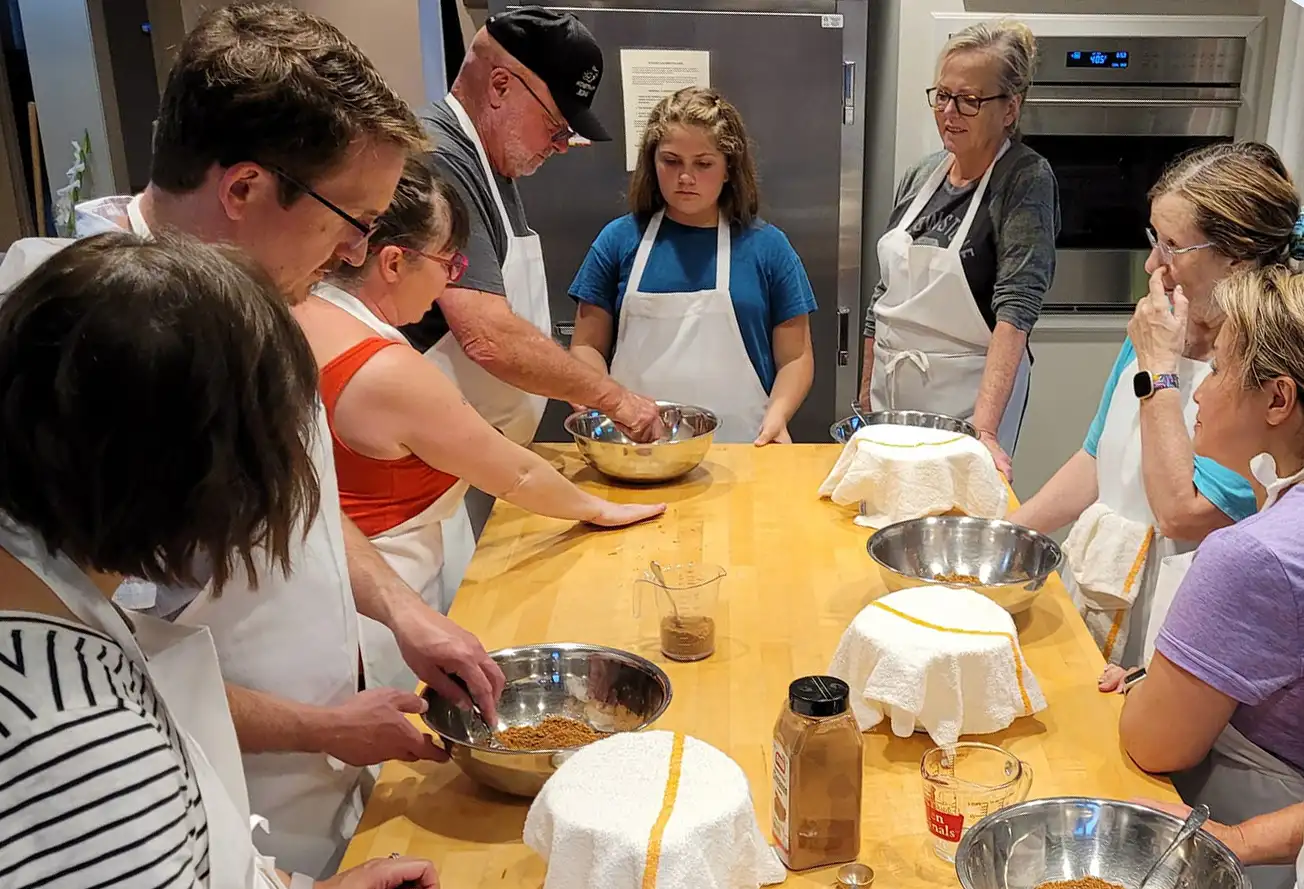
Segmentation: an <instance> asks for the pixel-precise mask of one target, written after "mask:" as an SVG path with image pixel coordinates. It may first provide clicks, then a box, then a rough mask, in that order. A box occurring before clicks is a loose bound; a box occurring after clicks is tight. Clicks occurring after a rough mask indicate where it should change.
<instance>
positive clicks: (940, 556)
mask: <svg viewBox="0 0 1304 889" xmlns="http://www.w3.org/2000/svg"><path fill="white" fill-rule="evenodd" d="M866 546H867V547H868V549H869V556H870V558H872V559H873V560H874V561H875V562H877V563H878V566H879V573H880V574H882V576H883V582H884V583H885V584H887V587H888V589H889V590H892V591H894V592H895V591H896V590H900V589H905V588H907V587H916V586H932V585H937V584H945V585H947V586H957V587H965V588H967V589H972V590H976V591H977V592H980V593H982V594H983V595H984V596H986V597H987V598H989V599H991V600H992V601H994V602H996V604H998V605H1000V606H1001V607H1002V608H1004V609H1005V610H1006V611H1008V612H1010V613H1011V614H1017V613H1018V612H1020V611H1023V610H1024V609H1026V608H1027V607H1028V606H1030V605H1032V601H1033V599H1035V598H1037V594H1038V593H1039V592H1040V591H1041V588H1042V586H1043V585H1045V583H1046V578H1048V577H1050V575H1051V573H1052V572H1054V571H1058V570H1059V569H1060V566H1061V565H1062V564H1063V562H1064V553H1063V551H1062V550H1060V548H1059V545H1058V544H1057V543H1056V542H1055V541H1053V540H1051V539H1050V538H1049V537H1047V536H1046V535H1044V534H1038V533H1037V532H1036V531H1033V530H1031V529H1029V528H1024V527H1021V526H1019V525H1016V524H1013V523H1012V522H1006V521H1001V520H1000V519H979V518H972V517H970V516H929V517H927V518H922V519H910V520H909V521H905V522H897V523H896V524H895V525H888V526H887V527H885V528H883V529H882V530H880V531H878V532H876V533H875V534H874V535H873V536H872V537H870V538H869V543H868V544H866ZM944 575H967V576H970V577H976V578H978V579H979V581H980V583H976V584H975V583H967V582H962V581H956V580H940V579H939V578H941V577H943V576H944Z"/></svg>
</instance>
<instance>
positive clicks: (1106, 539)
mask: <svg viewBox="0 0 1304 889" xmlns="http://www.w3.org/2000/svg"><path fill="white" fill-rule="evenodd" d="M1154 533H1155V529H1154V528H1152V527H1151V526H1150V525H1147V524H1146V523H1145V522H1138V521H1134V520H1132V519H1128V518H1124V517H1123V516H1121V515H1119V514H1118V513H1117V512H1115V511H1114V510H1113V509H1112V508H1110V507H1109V506H1107V505H1105V504H1104V503H1093V504H1092V505H1091V506H1089V507H1087V509H1086V511H1084V512H1083V513H1082V515H1081V516H1080V517H1079V518H1078V520H1077V521H1076V522H1074V523H1073V529H1072V530H1071V531H1069V536H1068V539H1067V540H1065V541H1064V555H1065V556H1066V557H1067V558H1068V563H1069V569H1070V570H1071V571H1072V572H1073V580H1074V582H1075V583H1076V585H1077V593H1078V595H1079V596H1081V597H1082V598H1083V599H1084V600H1086V601H1087V602H1088V603H1090V604H1091V605H1093V606H1095V607H1096V608H1098V609H1106V610H1109V609H1117V608H1127V607H1129V606H1131V605H1132V603H1133V602H1135V601H1136V596H1137V590H1138V588H1139V587H1140V586H1141V575H1142V572H1143V571H1144V569H1145V564H1146V557H1147V556H1148V554H1149V550H1150V545H1151V543H1152V542H1153V540H1154Z"/></svg>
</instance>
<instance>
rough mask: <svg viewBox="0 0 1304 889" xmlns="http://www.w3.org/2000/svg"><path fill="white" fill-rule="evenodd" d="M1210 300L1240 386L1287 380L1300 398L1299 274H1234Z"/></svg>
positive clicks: (1303, 343) (1302, 306) (1303, 309)
mask: <svg viewBox="0 0 1304 889" xmlns="http://www.w3.org/2000/svg"><path fill="white" fill-rule="evenodd" d="M1214 299H1215V300H1217V302H1218V307H1219V308H1221V309H1222V311H1223V312H1225V313H1226V315H1227V321H1226V325H1227V326H1228V327H1229V328H1230V330H1231V335H1232V343H1233V346H1232V348H1233V350H1234V352H1233V354H1235V355H1236V358H1237V361H1238V363H1239V364H1240V373H1241V384H1242V385H1243V386H1244V387H1245V388H1246V389H1257V388H1259V387H1260V386H1262V385H1263V384H1264V383H1267V382H1268V381H1269V380H1273V379H1276V378H1277V377H1290V379H1292V380H1294V381H1295V389H1296V392H1297V393H1299V395H1300V396H1304V274H1300V273H1299V272H1295V271H1292V270H1291V269H1290V268H1288V267H1286V266H1284V265H1271V266H1267V267H1265V268H1256V269H1249V270H1246V271H1242V272H1237V273H1235V274H1232V275H1229V276H1228V277H1226V278H1223V279H1222V280H1221V281H1219V282H1218V284H1217V285H1216V286H1215V287H1214Z"/></svg>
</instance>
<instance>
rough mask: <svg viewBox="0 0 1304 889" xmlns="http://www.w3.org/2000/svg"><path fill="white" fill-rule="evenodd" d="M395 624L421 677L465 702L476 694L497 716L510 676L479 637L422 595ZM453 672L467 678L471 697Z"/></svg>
mask: <svg viewBox="0 0 1304 889" xmlns="http://www.w3.org/2000/svg"><path fill="white" fill-rule="evenodd" d="M393 630H394V638H395V639H396V640H397V641H398V650H399V651H400V652H401V653H402V655H403V660H404V661H406V662H407V665H408V666H409V667H411V668H412V672H414V673H416V674H417V678H418V679H420V680H421V681H423V682H425V683H426V684H427V685H429V686H430V687H431V688H432V689H434V690H435V692H436V693H437V694H439V695H440V697H443V698H447V699H448V700H450V701H453V702H454V703H456V704H457V705H458V706H460V707H469V706H470V705H471V698H475V703H476V704H477V705H479V707H480V712H481V713H483V714H484V717H485V719H486V720H488V722H489V724H490V725H494V724H495V723H496V722H497V720H498V696H499V695H501V694H502V693H503V686H504V685H506V684H507V680H506V679H505V678H504V677H503V671H502V670H500V669H498V665H497V664H495V663H494V662H493V659H492V658H490V657H489V655H488V654H487V653H486V652H485V650H484V646H483V645H481V644H480V640H479V639H477V638H475V636H473V635H472V634H470V633H468V632H467V631H466V630H464V629H462V628H461V627H459V626H458V625H457V624H455V623H453V622H452V621H451V620H449V619H448V618H447V617H445V616H444V615H442V614H440V613H439V612H438V611H436V610H435V609H433V608H431V607H430V606H428V605H426V604H425V603H424V602H421V601H420V600H416V601H414V603H413V604H412V605H411V606H410V607H407V608H405V609H404V612H403V614H402V615H400V617H399V619H398V620H395V621H394V625H393ZM450 674H456V675H457V677H458V678H459V679H461V680H462V682H465V683H466V688H467V689H469V690H470V692H471V697H467V694H466V692H465V691H463V690H462V687H461V686H459V685H458V684H457V682H455V681H453V680H452V679H450V678H449V675H450ZM417 712H420V711H417Z"/></svg>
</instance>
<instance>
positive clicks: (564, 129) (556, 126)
mask: <svg viewBox="0 0 1304 889" xmlns="http://www.w3.org/2000/svg"><path fill="white" fill-rule="evenodd" d="M504 70H506V69H504ZM507 73H508V74H510V75H512V76H513V77H515V78H516V79H517V80H519V81H520V82H521V86H523V87H525V91H526V92H527V93H529V94H530V95H531V96H533V97H534V101H536V102H538V103H539V107H540V108H542V109H543V113H544V114H546V115H548V126H550V127H552V128H553V129H552V135H551V136H549V138H550V139H551V140H552V142H553V144H554V145H565V144H567V143H568V142H570V140H571V138H572V137H573V136H574V135H575V131H574V130H572V129H571V128H570V126H569V125H567V124H565V123H563V122H561V121H559V120H557V118H555V117H553V115H552V112H551V111H550V110H548V106H547V104H546V103H545V102H544V101H543V99H540V98H539V94H538V93H536V92H535V91H534V90H532V89H530V85H529V84H528V83H526V82H525V78H524V77H522V76H521V75H519V74H517V73H516V72H515V71H508V72H507Z"/></svg>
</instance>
